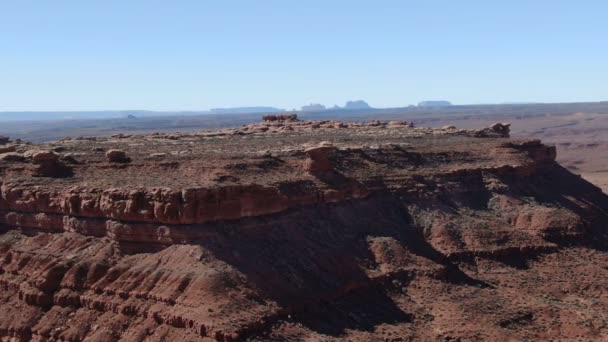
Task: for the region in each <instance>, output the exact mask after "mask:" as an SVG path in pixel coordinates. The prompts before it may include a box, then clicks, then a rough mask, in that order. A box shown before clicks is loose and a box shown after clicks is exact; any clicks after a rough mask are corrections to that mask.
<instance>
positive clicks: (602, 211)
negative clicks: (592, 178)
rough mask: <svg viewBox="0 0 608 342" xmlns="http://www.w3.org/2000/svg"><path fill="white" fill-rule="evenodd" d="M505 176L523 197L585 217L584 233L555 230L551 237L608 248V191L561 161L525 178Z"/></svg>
mask: <svg viewBox="0 0 608 342" xmlns="http://www.w3.org/2000/svg"><path fill="white" fill-rule="evenodd" d="M501 180H502V181H503V182H504V183H505V184H508V185H509V191H510V192H511V193H514V194H516V195H517V196H519V197H529V198H533V199H534V201H536V202H538V203H540V204H543V205H547V206H550V207H562V208H565V209H567V210H569V211H571V212H572V213H574V214H576V215H577V216H579V217H581V218H582V222H581V223H580V226H579V227H577V229H579V230H580V231H581V232H582V234H581V236H580V237H578V238H573V237H571V236H568V235H566V234H564V235H560V234H555V235H553V236H548V237H547V238H546V239H547V240H548V241H551V242H553V243H556V244H558V245H560V246H572V245H582V246H586V247H590V248H594V249H597V250H602V251H608V195H606V194H605V193H603V192H602V190H601V189H600V188H598V187H597V186H595V185H593V184H591V183H590V182H588V181H586V180H585V179H583V178H582V177H581V176H578V175H575V174H573V173H571V172H570V171H568V170H567V169H566V168H564V167H562V166H561V165H559V164H558V163H552V164H550V165H548V166H546V167H544V168H543V169H541V170H540V171H539V172H537V173H536V174H535V175H534V176H532V177H530V178H529V179H527V180H526V181H525V182H522V181H521V180H519V179H517V177H511V176H509V175H502V176H501ZM558 233H559V232H558Z"/></svg>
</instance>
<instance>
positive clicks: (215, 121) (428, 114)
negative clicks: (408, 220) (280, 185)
mask: <svg viewBox="0 0 608 342" xmlns="http://www.w3.org/2000/svg"><path fill="white" fill-rule="evenodd" d="M247 108H262V107H247ZM266 108H272V107H266ZM238 111H239V109H237V112H238ZM273 112H275V111H270V112H257V113H251V112H250V113H236V114H235V113H224V114H211V113H208V112H207V113H204V114H200V113H196V112H188V113H187V114H184V113H170V112H148V111H122V112H103V111H100V112H85V113H80V115H77V117H79V118H80V119H62V120H60V119H57V115H58V114H57V115H55V116H53V115H51V118H50V119H49V118H48V117H47V119H46V120H21V121H16V120H14V121H5V122H3V123H2V125H1V126H0V135H7V136H10V137H12V138H14V139H23V140H28V141H36V142H40V141H51V140H58V139H61V138H64V137H70V136H71V137H73V136H107V135H112V134H118V133H128V134H138V133H150V132H157V131H160V132H177V131H181V132H191V131H200V130H211V129H219V128H227V127H237V126H241V125H245V124H249V123H252V122H256V121H259V120H260V118H261V117H262V115H264V114H266V113H273ZM46 114H47V115H48V113H46ZM102 114H106V115H108V116H109V118H94V119H93V118H90V119H87V118H86V117H88V116H99V115H102ZM298 114H299V116H300V118H302V119H309V120H323V119H340V120H343V121H367V120H374V119H378V120H408V121H413V122H414V123H415V124H416V125H417V126H429V127H441V126H444V125H455V126H456V127H458V128H479V127H485V126H488V125H490V124H492V123H494V122H498V121H500V122H510V123H511V124H512V126H511V128H512V136H513V137H521V138H537V139H541V140H543V142H545V143H550V144H555V145H556V146H557V149H558V161H559V162H560V163H562V164H563V165H564V166H566V167H567V168H568V169H569V170H570V171H572V172H574V173H577V174H581V175H583V176H584V177H585V178H586V179H588V180H589V181H591V182H593V183H595V184H596V185H598V186H600V187H602V188H603V189H604V191H608V155H607V154H606V153H601V152H602V151H606V150H608V102H595V103H562V104H502V105H468V106H438V107H405V108H387V109H378V108H369V109H351V110H342V109H339V110H336V109H331V108H330V109H324V110H315V111H310V112H298ZM4 115H6V114H3V119H6V118H7V117H6V116H4ZM44 115H45V113H37V114H36V115H34V114H32V115H31V116H29V118H38V119H40V118H44ZM117 115H119V117H116V116H117ZM9 117H11V118H13V119H15V118H16V117H15V116H11V115H9Z"/></svg>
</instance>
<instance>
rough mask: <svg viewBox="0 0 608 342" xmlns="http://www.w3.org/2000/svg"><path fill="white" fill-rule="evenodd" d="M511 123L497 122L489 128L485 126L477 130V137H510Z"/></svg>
mask: <svg viewBox="0 0 608 342" xmlns="http://www.w3.org/2000/svg"><path fill="white" fill-rule="evenodd" d="M510 127H511V124H510V123H495V124H492V125H491V126H490V127H488V128H484V129H482V130H479V131H477V132H475V136H476V137H502V138H508V137H509V132H510V131H511V129H510Z"/></svg>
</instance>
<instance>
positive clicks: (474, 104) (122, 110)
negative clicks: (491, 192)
mask: <svg viewBox="0 0 608 342" xmlns="http://www.w3.org/2000/svg"><path fill="white" fill-rule="evenodd" d="M361 100H363V101H365V99H361ZM428 101H448V102H450V103H451V106H454V107H458V106H460V107H463V106H498V105H531V104H577V103H604V102H608V100H594V101H557V102H541V101H507V102H496V103H454V102H452V101H450V100H449V99H448V100H440V99H433V100H422V101H419V102H417V103H411V104H405V105H400V106H390V107H379V106H374V105H373V104H372V103H369V102H368V104H369V105H370V109H401V108H409V107H417V106H418V103H421V102H428ZM366 102H367V101H366ZM309 104H322V105H325V106H326V109H325V110H327V111H331V110H333V109H334V108H333V106H334V105H338V106H340V104H331V105H327V104H323V103H319V102H311V103H308V104H303V105H300V106H298V107H296V108H280V107H278V106H274V105H272V104H270V105H245V106H232V107H231V106H225V107H214V108H204V109H201V108H199V109H161V110H157V109H144V108H130V109H129V108H127V109H125V108H122V109H101V108H98V109H70V110H61V109H48V110H3V109H0V114H3V113H103V112H107V113H123V112H124V113H128V112H149V113H211V111H212V110H220V109H240V108H274V109H278V110H281V111H285V112H293V111H296V112H302V110H301V108H302V106H306V105H309ZM339 108H340V109H344V107H343V106H340V107H339ZM421 108H424V107H421ZM294 109H295V110H294ZM346 110H348V109H346ZM361 110H362V109H361ZM262 112H263V111H262ZM252 113H256V112H252ZM217 114H222V113H217ZM0 119H1V118H0Z"/></svg>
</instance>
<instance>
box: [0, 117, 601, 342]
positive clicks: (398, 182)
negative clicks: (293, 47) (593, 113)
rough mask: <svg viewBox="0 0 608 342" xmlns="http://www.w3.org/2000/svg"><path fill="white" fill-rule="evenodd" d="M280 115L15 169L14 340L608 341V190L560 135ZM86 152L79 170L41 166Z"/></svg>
mask: <svg viewBox="0 0 608 342" xmlns="http://www.w3.org/2000/svg"><path fill="white" fill-rule="evenodd" d="M281 125H283V126H279V125H276V126H275V125H274V122H273V123H272V125H268V126H266V124H257V125H251V126H247V127H242V128H239V129H233V130H225V131H221V132H199V133H194V134H186V133H180V134H177V133H176V134H155V135H149V136H124V135H122V136H114V137H111V138H95V139H93V138H87V139H66V140H64V141H62V142H60V143H50V144H44V145H41V146H30V147H31V151H36V152H26V153H22V154H21V153H18V152H12V153H13V154H15V155H19V156H21V159H18V158H17V159H12V158H8V159H0V177H1V178H0V336H1V338H2V339H6V340H10V339H12V340H17V341H29V340H40V341H43V340H63V341H81V340H97V341H114V340H116V341H117V340H125V341H144V340H152V341H154V340H170V341H178V340H179V341H198V340H200V341H212V340H217V341H239V340H252V341H262V340H280V341H282V340H294V341H298V340H324V341H332V340H335V341H343V340H352V341H376V340H378V341H384V340H389V341H390V340H399V339H403V340H427V341H433V340H450V339H453V340H458V339H461V340H548V339H557V338H561V339H576V338H581V339H583V340H602V339H605V338H606V337H608V330H607V329H608V328H607V327H608V322H607V321H606V318H605V317H604V313H605V312H607V310H608V298H607V297H606V293H608V291H607V288H606V284H605V281H604V279H607V278H608V270H607V269H606V267H605V265H606V264H608V255H607V254H606V252H605V251H606V249H608V231H607V226H608V197H607V196H606V195H605V194H603V193H602V192H601V191H600V190H599V189H598V188H596V187H595V186H593V185H591V184H589V183H587V182H585V181H584V180H582V179H581V178H580V177H578V176H575V175H573V174H571V173H569V172H568V171H566V170H565V169H563V168H562V167H561V166H559V165H558V164H557V163H555V154H556V151H555V148H554V147H551V146H545V145H543V144H542V143H541V142H540V141H537V140H526V141H517V140H510V139H506V138H503V137H502V135H504V134H503V133H504V130H500V129H499V131H500V132H503V133H500V132H495V133H496V134H494V133H493V134H490V135H485V136H484V138H477V137H476V136H477V132H478V131H473V130H471V131H468V130H458V129H455V128H452V127H450V128H446V129H437V130H433V129H426V128H412V127H409V124H396V123H392V124H391V123H384V122H371V123H366V124H352V123H341V124H340V125H337V123H336V122H305V121H296V122H292V123H286V122H285V123H281ZM261 127H266V128H267V130H266V131H262V130H261V129H260V128H261ZM284 127H290V129H284ZM237 132H240V133H237ZM241 133H242V134H241ZM58 146H61V147H62V148H60V149H57V148H56V147H58ZM111 150H120V151H123V152H124V153H125V156H127V155H128V156H129V158H130V163H120V162H111V163H108V160H107V159H106V155H105V154H104V152H103V151H111ZM47 151H53V152H47ZM261 151H263V153H260V152H261ZM152 154H162V158H159V157H158V156H152ZM68 157H71V158H73V159H74V160H77V162H73V163H71V164H70V168H71V172H72V175H71V177H69V178H54V177H49V176H43V177H33V176H35V175H34V174H32V173H31V172H29V170H31V168H30V167H40V166H41V165H45V164H46V165H49V163H54V162H60V163H64V164H66V165H67V161H66V160H67V159H66V158H68Z"/></svg>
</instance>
